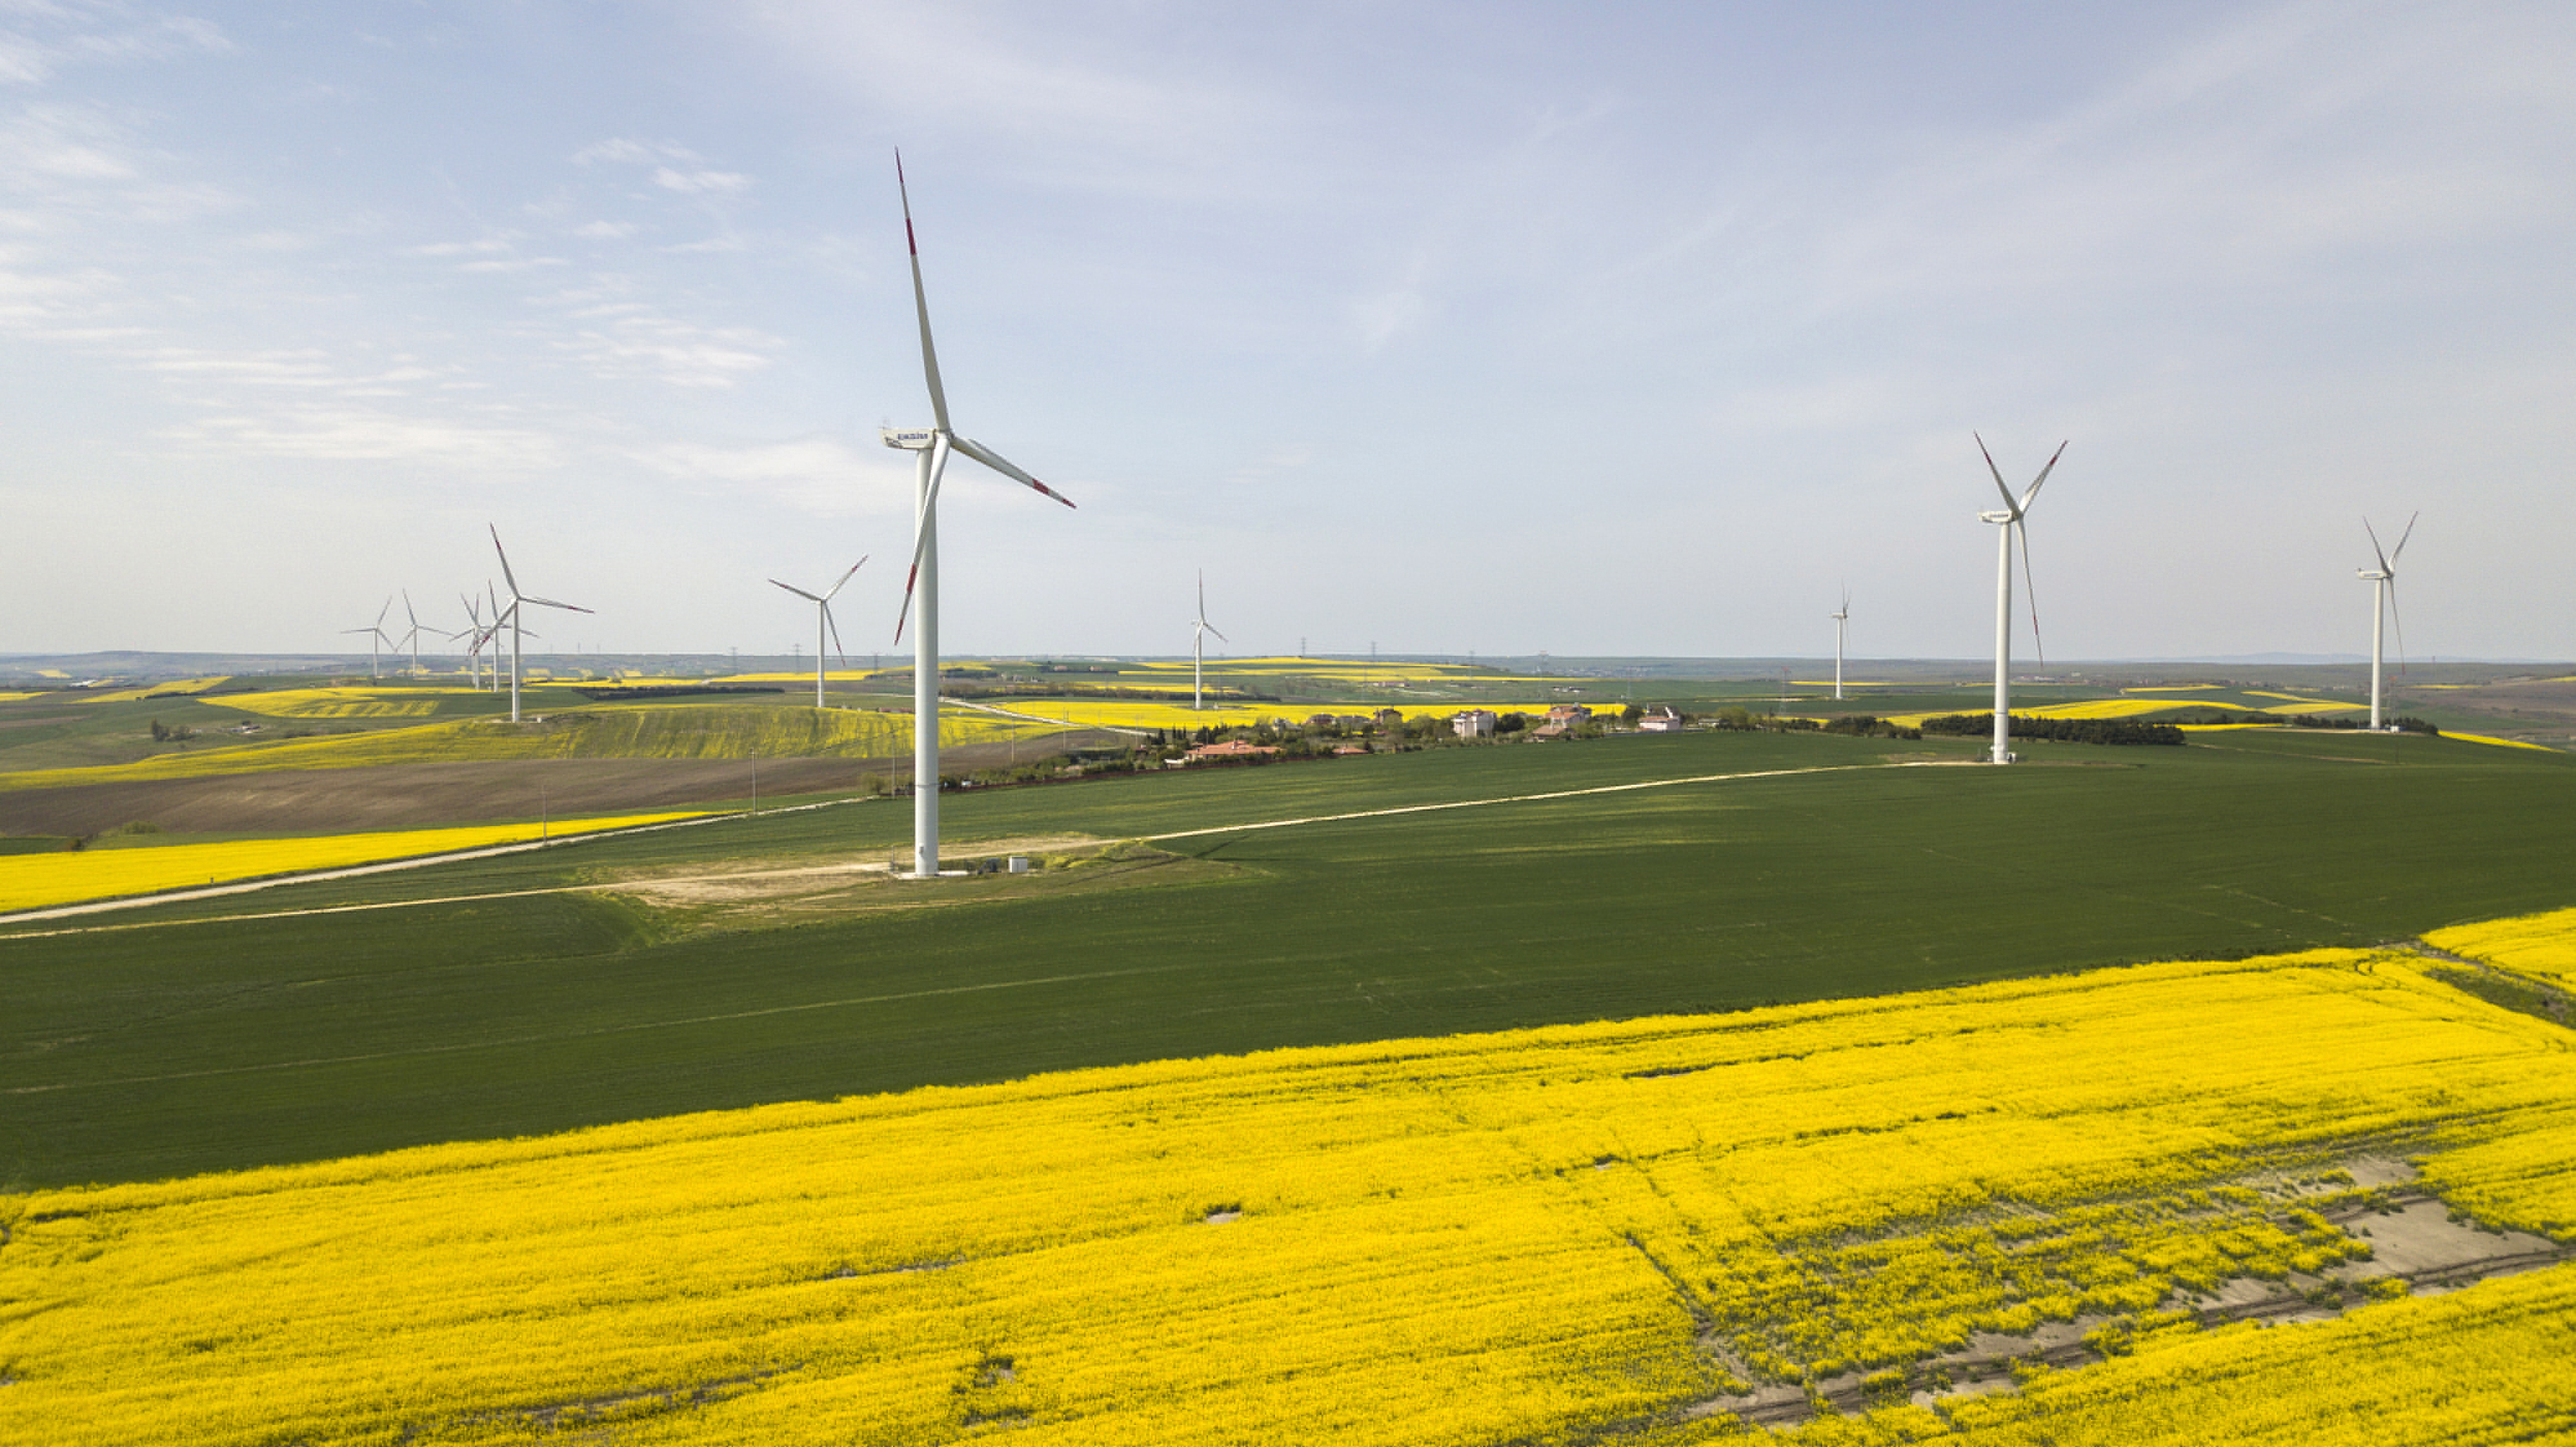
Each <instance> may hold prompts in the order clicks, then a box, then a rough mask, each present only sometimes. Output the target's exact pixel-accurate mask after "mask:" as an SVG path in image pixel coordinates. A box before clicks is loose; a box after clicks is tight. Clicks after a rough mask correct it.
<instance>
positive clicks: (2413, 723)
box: [2301, 714, 2442, 739]
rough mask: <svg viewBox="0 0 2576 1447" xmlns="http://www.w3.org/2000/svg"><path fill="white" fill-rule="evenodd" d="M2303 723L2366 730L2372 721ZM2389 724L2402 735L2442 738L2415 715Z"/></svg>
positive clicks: (2314, 719) (2310, 720) (2319, 719)
mask: <svg viewBox="0 0 2576 1447" xmlns="http://www.w3.org/2000/svg"><path fill="white" fill-rule="evenodd" d="M2301 722H2303V723H2305V724H2307V725H2308V726H2309V727H2310V728H2325V729H2366V728H2368V727H2370V720H2368V719H2366V718H2312V719H2303V720H2301ZM2388 724H2389V727H2391V728H2394V729H2396V730H2397V731H2398V732H2399V733H2401V734H2425V735H2428V736H2430V737H2432V738H2437V739H2438V738H2440V737H2441V736H2442V731H2441V730H2440V729H2437V728H2435V727H2433V726H2432V725H2431V724H2429V723H2426V722H2425V721H2424V720H2422V719H2420V718H2417V717H2415V716H2414V715H2413V714H2408V715H2407V716H2406V717H2404V718H2393V719H2390V720H2389V721H2388Z"/></svg>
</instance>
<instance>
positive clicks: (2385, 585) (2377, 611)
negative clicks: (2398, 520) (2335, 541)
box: [2360, 512, 2423, 729]
mask: <svg viewBox="0 0 2576 1447" xmlns="http://www.w3.org/2000/svg"><path fill="white" fill-rule="evenodd" d="M2422 516H2423V514H2422V513H2420V512H2419V513H2417V514H2415V517H2410V518H2408V519H2407V520H2406V531H2405V532H2403V533H2400V534H2398V536H2397V551H2396V552H2393V553H2392V552H2389V551H2387V550H2386V549H2384V548H2382V547H2380V546H2379V531H2378V530H2377V529H2376V528H2373V527H2372V526H2371V525H2370V519H2368V518H2363V519H2362V520H2361V530H2362V531H2363V532H2366V533H2368V534H2370V550H2371V551H2372V552H2374V553H2377V554H2378V555H2379V570H2378V571H2377V572H2372V571H2371V570H2370V569H2368V568H2363V569H2361V570H2360V573H2361V576H2362V579H2363V581H2365V582H2368V583H2370V584H2371V585H2372V587H2371V590H2370V726H2371V727H2372V728H2373V729H2377V728H2379V727H2381V723H2380V714H2381V709H2380V698H2381V692H2380V681H2381V676H2382V669H2383V666H2384V657H2383V655H2382V653H2381V651H2380V629H2381V626H2382V625H2383V624H2385V623H2387V622H2388V621H2390V620H2391V619H2395V620H2396V623H2397V656H2398V657H2399V658H2400V659H2403V658H2404V657H2405V656H2406V622H2405V620H2404V619H2403V618H2399V617H2398V616H2397V560H2398V559H2399V558H2400V557H2403V556H2404V555H2405V553H2406V540H2407V539H2408V538H2411V537H2413V536H2415V518H2420V517H2422Z"/></svg>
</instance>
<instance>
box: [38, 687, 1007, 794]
mask: <svg viewBox="0 0 2576 1447" xmlns="http://www.w3.org/2000/svg"><path fill="white" fill-rule="evenodd" d="M1051 732H1055V730H1053V729H1052V728H1050V726H1048V725H1045V724H1037V723H1021V722H1015V721H1013V720H1010V719H1003V718H995V717H993V716H991V715H989V714H982V715H979V714H955V715H946V716H943V717H942V718H941V719H940V723H939V740H940V745H941V746H942V747H943V748H954V747H957V746H959V745H962V744H980V743H1007V742H1009V741H1011V740H1013V739H1030V738H1044V737H1045V736H1046V735H1048V734H1049V733H1051ZM911 751H912V716H911V715H910V714H908V713H906V714H895V713H879V712H875V711H872V710H865V709H825V710H819V711H818V710H816V709H813V708H797V707H792V706H790V707H780V706H776V705H769V704H760V705H747V706H723V705H699V706H686V705H683V706H677V707H674V706H668V705H661V704H653V703H621V704H606V705H598V706H585V707H583V708H581V709H578V710H575V711H572V712H569V713H563V714H556V715H553V716H552V717H551V719H550V720H547V721H542V722H541V721H535V720H531V721H530V722H529V723H527V724H523V725H513V724H509V723H506V722H503V721H501V720H499V719H467V720H462V721H459V722H456V723H431V724H421V725H418V726H414V727H397V728H389V729H380V730H376V731H373V732H369V733H358V734H343V735H337V736H331V737H323V738H305V739H288V740H284V741H281V742H278V743H273V744H249V745H239V746H234V747H229V748H211V749H188V750H185V751H182V752H178V753H169V754H156V755H154V756H152V757H151V758H147V759H139V760H136V761H135V762H133V763H130V764H96V765H88V766H84V767H79V768H65V769H28V770H22V771H19V772H15V773H0V789H58V788H65V787H68V786H71V785H75V784H99V783H112V782H122V781H126V780H134V779H194V778H208V777H214V776H218V775H224V774H246V773H259V772H265V771H268V770H274V769H359V768H372V767H376V766H379V765H391V764H427V763H449V762H455V761H460V760H483V759H571V758H593V759H598V758H617V759H745V758H764V759H771V758H814V757H832V758H898V757H901V756H903V755H905V754H908V753H910V752H911Z"/></svg>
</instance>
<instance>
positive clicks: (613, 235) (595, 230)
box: [572, 221, 641, 241]
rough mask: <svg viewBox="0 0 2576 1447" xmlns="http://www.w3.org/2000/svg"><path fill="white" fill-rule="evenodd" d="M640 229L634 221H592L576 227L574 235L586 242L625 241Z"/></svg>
mask: <svg viewBox="0 0 2576 1447" xmlns="http://www.w3.org/2000/svg"><path fill="white" fill-rule="evenodd" d="M639 229H641V228H639V227H637V226H636V225H635V223H634V222H632V221H591V222H585V223H583V224H582V225H580V226H576V227H574V228H573V231H572V234H573V235H575V236H578V237H580V238H582V239H583V240H584V241H623V240H625V239H626V238H627V237H629V236H632V235H634V234H635V233H636V231H638V230H639Z"/></svg>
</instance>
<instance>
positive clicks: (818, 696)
mask: <svg viewBox="0 0 2576 1447" xmlns="http://www.w3.org/2000/svg"><path fill="white" fill-rule="evenodd" d="M867 561H868V560H867V559H865V558H861V559H859V560H858V561H857V562H855V563H852V564H850V571H849V572H847V573H843V574H842V575H841V582H840V583H834V584H833V585H832V586H831V587H829V588H826V589H824V590H823V591H822V592H821V593H819V594H818V593H808V592H806V591H805V590H804V589H802V588H799V587H797V586H796V585H795V584H793V583H779V582H778V580H777V579H776V578H772V579H770V580H769V581H771V582H773V583H778V586H779V587H782V588H785V589H786V590H787V591H788V592H790V593H793V594H795V595H796V596H797V597H799V598H804V599H807V600H809V601H811V602H812V603H813V605H814V614H815V617H814V706H815V707H816V708H821V707H822V706H823V634H824V630H826V629H829V630H830V631H831V635H832V651H833V652H834V653H839V652H841V625H840V624H838V623H835V622H833V621H832V595H833V594H835V593H838V592H839V591H841V584H842V583H847V582H848V581H850V578H851V575H852V574H855V573H857V572H858V571H859V569H860V568H861V567H864V566H865V565H866V564H867ZM849 661H850V660H849V659H848V658H847V657H846V656H844V657H843V658H842V659H841V663H842V665H843V666H844V667H847V666H848V664H849Z"/></svg>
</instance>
